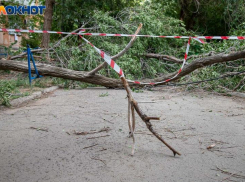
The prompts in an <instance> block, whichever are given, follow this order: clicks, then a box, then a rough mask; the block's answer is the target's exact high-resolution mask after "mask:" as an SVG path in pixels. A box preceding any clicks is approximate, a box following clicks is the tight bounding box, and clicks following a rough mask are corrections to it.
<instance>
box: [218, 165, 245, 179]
mask: <svg viewBox="0 0 245 182" xmlns="http://www.w3.org/2000/svg"><path fill="white" fill-rule="evenodd" d="M216 168H217V170H218V171H221V172H222V173H225V174H229V175H232V176H233V177H235V178H241V179H245V176H243V175H240V174H237V173H231V172H229V171H225V170H223V169H220V168H219V167H218V166H216Z"/></svg>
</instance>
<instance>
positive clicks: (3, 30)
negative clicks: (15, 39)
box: [0, 28, 86, 35]
mask: <svg viewBox="0 0 245 182" xmlns="http://www.w3.org/2000/svg"><path fill="white" fill-rule="evenodd" d="M80 31H82V32H85V31H86V30H85V29H81V30H80ZM0 32H21V33H51V34H67V35H68V34H71V35H79V34H80V33H73V32H57V31H49V30H21V29H6V28H0Z"/></svg>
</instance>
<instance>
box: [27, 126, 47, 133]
mask: <svg viewBox="0 0 245 182" xmlns="http://www.w3.org/2000/svg"><path fill="white" fill-rule="evenodd" d="M30 129H33V130H37V131H46V132H48V129H47V128H36V127H30Z"/></svg>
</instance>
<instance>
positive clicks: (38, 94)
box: [10, 86, 59, 107]
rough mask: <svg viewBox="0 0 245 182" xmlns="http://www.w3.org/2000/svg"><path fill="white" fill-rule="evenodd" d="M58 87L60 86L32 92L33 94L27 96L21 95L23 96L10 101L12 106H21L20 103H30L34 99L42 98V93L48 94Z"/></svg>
mask: <svg viewBox="0 0 245 182" xmlns="http://www.w3.org/2000/svg"><path fill="white" fill-rule="evenodd" d="M58 88H59V87H58V86H53V87H49V88H45V89H44V90H42V91H39V92H34V93H32V95H29V96H26V97H21V98H18V99H14V100H12V101H10V104H11V106H12V107H17V106H20V105H22V104H25V103H28V102H30V101H32V100H34V99H38V98H41V97H42V95H44V94H47V93H49V92H53V91H55V90H57V89H58Z"/></svg>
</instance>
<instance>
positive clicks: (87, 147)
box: [83, 144, 98, 149]
mask: <svg viewBox="0 0 245 182" xmlns="http://www.w3.org/2000/svg"><path fill="white" fill-rule="evenodd" d="M96 145H98V144H94V145H91V146H88V147H84V148H83V149H87V148H91V147H94V146H96Z"/></svg>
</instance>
